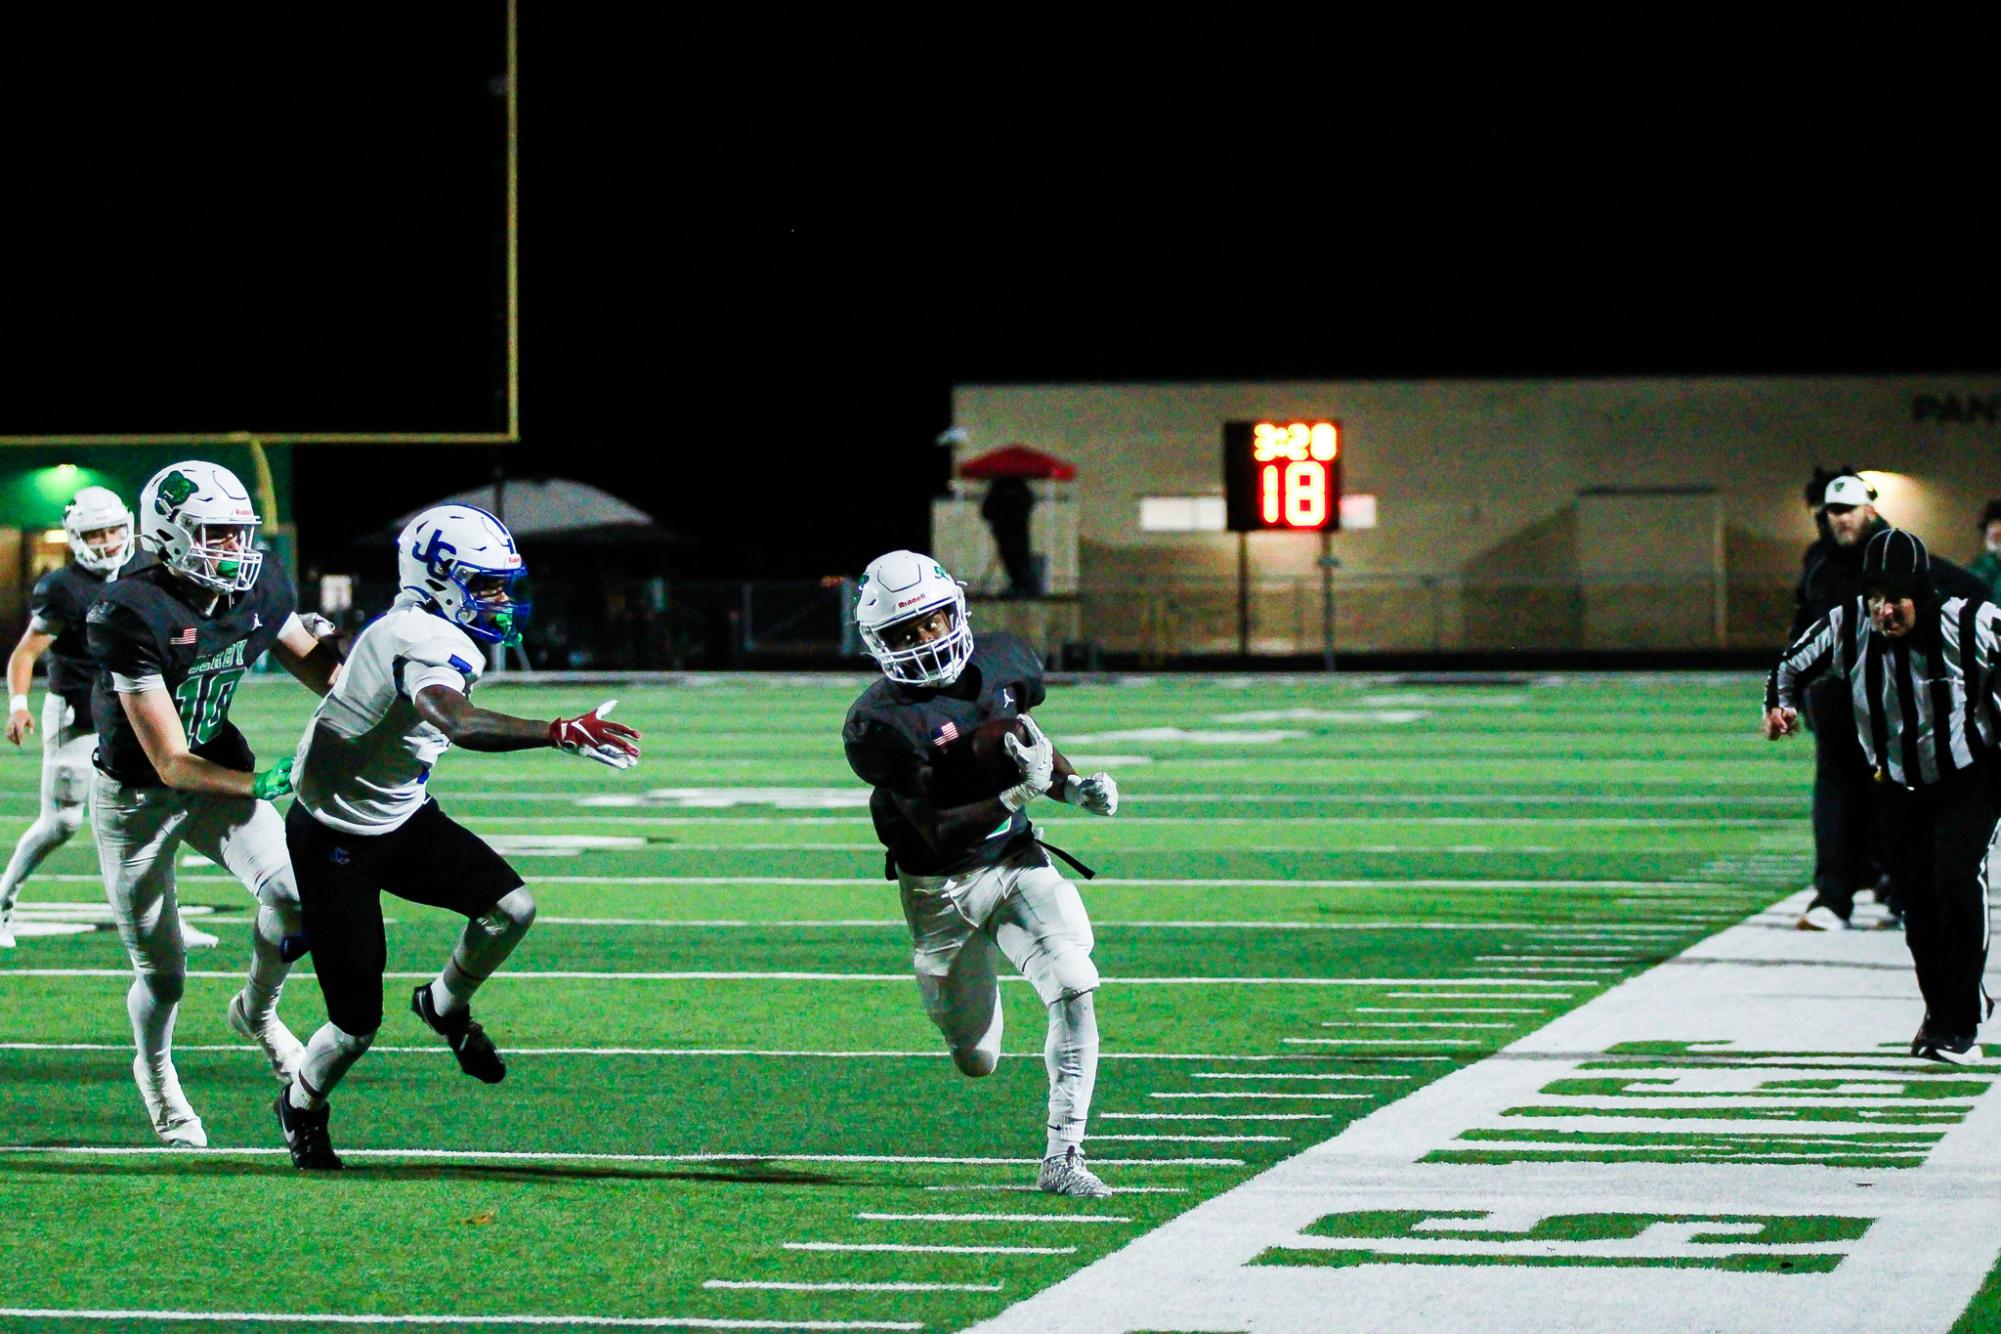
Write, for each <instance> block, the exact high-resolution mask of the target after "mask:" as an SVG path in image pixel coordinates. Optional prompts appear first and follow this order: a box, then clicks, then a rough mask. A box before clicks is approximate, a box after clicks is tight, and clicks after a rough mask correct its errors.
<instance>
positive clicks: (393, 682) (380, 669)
mask: <svg viewBox="0 0 2001 1334" xmlns="http://www.w3.org/2000/svg"><path fill="white" fill-rule="evenodd" d="M483 661H484V658H483V656H482V655H481V653H480V651H479V649H478V647H477V646H476V645H475V644H474V643H473V641H472V638H471V636H469V635H467V634H466V632H465V631H463V630H461V629H459V628H458V627H457V626H455V625H453V624H451V623H450V622H448V621H446V620H445V619H444V618H442V617H440V616H435V615H433V614H432V613H430V612H428V611H425V610H423V609H422V608H421V607H420V606H418V605H417V601H416V599H415V598H414V596H413V595H411V594H404V595H403V597H402V598H399V599H398V600H397V603H396V605H395V606H394V607H393V608H391V609H390V611H389V613H388V614H387V615H385V616H383V617H382V618H381V619H380V620H378V621H375V622H374V623H372V624H371V625H369V626H368V628H367V629H365V630H363V631H362V632H361V637H360V638H359V639H357V640H355V642H354V650H353V652H351V653H350V654H349V655H348V659H347V663H346V665H344V666H343V667H342V668H341V671H340V680H338V681H337V682H335V684H334V688H333V691H332V692H331V693H330V694H328V695H327V697H326V698H325V699H323V700H321V701H320V707H319V709H318V711H317V712H315V713H314V714H313V721H312V722H311V723H309V724H308V725H307V727H306V735H305V736H304V737H303V738H302V739H301V740H300V742H299V752H298V757H297V759H296V761H295V763H294V765H293V777H292V781H293V784H294V785H295V786H296V787H297V789H298V799H299V801H300V802H302V803H303V804H304V805H305V808H306V810H307V811H308V812H309V813H311V815H312V817H313V818H314V819H315V820H318V821H319V822H320V823H321V824H323V825H327V826H328V827H330V828H333V829H338V830H341V831H342V832H344V833H349V834H386V833H388V832H389V831H391V830H392V829H395V828H397V827H399V826H400V825H401V824H402V823H403V822H404V821H405V820H407V819H409V818H410V817H411V816H412V815H415V814H416V813H417V809H418V807H420V806H422V805H423V804H424V784H425V783H427V782H428V781H429V780H430V777H431V766H432V765H434V764H436V763H437V762H438V757H439V756H440V755H443V754H444V753H445V751H446V750H448V749H450V747H451V742H449V741H447V740H446V739H445V734H444V733H443V732H440V731H439V730H438V729H437V728H435V727H433V726H431V725H430V724H429V723H427V722H425V721H424V720H423V718H422V717H421V716H420V715H419V714H418V712H417V706H416V704H415V703H414V702H413V701H414V700H415V699H416V698H417V692H418V691H420V690H422V689H424V688H425V687H426V686H445V687H448V688H449V689H452V690H456V691H459V692H461V693H463V694H469V693H471V691H472V685H473V682H475V681H477V680H478V679H479V674H480V670H481V664H482V663H483Z"/></svg>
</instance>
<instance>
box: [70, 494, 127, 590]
mask: <svg viewBox="0 0 2001 1334" xmlns="http://www.w3.org/2000/svg"><path fill="white" fill-rule="evenodd" d="M107 528H109V529H112V530H113V534H112V538H111V540H110V541H109V542H107V543H106V544H105V545H103V546H101V547H94V546H92V545H91V544H90V543H88V542H86V541H84V540H83V535H84V534H85V533H95V532H99V531H101V530H103V529H107ZM63 532H64V534H66V535H67V536H68V538H69V549H70V554H71V555H73V556H75V557H76V563H77V564H78V565H81V566H83V568H84V569H86V570H89V571H90V572H91V573H92V574H109V573H111V572H112V571H113V570H115V569H117V568H118V567H119V566H121V565H123V564H124V563H125V558H126V557H127V556H130V555H131V554H132V511H131V510H128V509H126V508H125V502H124V501H122V500H120V499H119V498H118V493H117V492H115V491H111V490H108V489H106V488H105V487H101V486H86V487H84V488H83V489H82V490H81V491H79V492H77V493H76V495H75V496H73V497H71V499H70V502H69V504H68V505H67V506H66V507H64V509H63Z"/></svg>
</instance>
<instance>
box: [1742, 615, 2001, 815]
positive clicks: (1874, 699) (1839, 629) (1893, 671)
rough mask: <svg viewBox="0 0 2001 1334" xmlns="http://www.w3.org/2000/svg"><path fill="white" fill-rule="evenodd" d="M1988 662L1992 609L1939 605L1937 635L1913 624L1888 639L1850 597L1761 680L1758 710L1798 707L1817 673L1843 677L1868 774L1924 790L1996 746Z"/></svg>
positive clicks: (1999, 716)
mask: <svg viewBox="0 0 2001 1334" xmlns="http://www.w3.org/2000/svg"><path fill="white" fill-rule="evenodd" d="M1921 615H1922V614H1921ZM1997 661H2001V608H1997V607H1996V606H1995V605H1994V604H1993V603H1991V602H1982V601H1980V600H1978V599H1975V598H1963V597H1955V598H1947V599H1946V600H1945V602H1944V603H1943V604H1941V606H1940V607H1939V611H1938V621H1937V631H1936V633H1926V632H1925V630H1924V628H1923V622H1922V620H1921V621H1920V628H1919V629H1918V630H1915V631H1913V632H1912V633H1911V634H1909V635H1907V636H1905V637H1904V638H1902V639H1891V638H1889V637H1888V636H1886V635H1884V634H1883V633H1882V632H1881V631H1879V630H1877V629H1876V628H1875V626H1874V625H1872V624H1871V623H1870V620H1869V615H1868V612H1867V610H1866V609H1865V608H1864V606H1863V601H1862V599H1861V598H1856V599H1855V600H1854V601H1853V602H1848V603H1844V604H1842V605H1840V606H1836V607H1831V608H1829V609H1828V613H1827V615H1826V616H1824V617H1822V618H1821V619H1820V620H1818V621H1815V622H1814V623H1813V624H1812V625H1810V626H1808V627H1807V630H1806V633H1804V634H1802V635H1801V636H1800V637H1799V638H1798V639H1796V640H1794V641H1793V644H1792V646H1791V647H1790V648H1788V649H1787V650H1786V652H1785V656H1784V657H1782V658H1780V659H1779V665H1778V666H1776V667H1774V668H1773V669H1772V674H1771V676H1770V677H1768V678H1767V679H1766V681H1765V707H1766V708H1767V709H1774V708H1786V709H1793V708H1798V707H1799V690H1800V687H1801V686H1802V685H1804V684H1805V683H1806V682H1807V681H1808V680H1810V679H1812V678H1813V677H1815V676H1818V675H1820V674H1821V673H1822V672H1832V673H1833V674H1835V675H1836V676H1841V677H1845V678H1847V680H1848V689H1849V696H1850V698H1851V699H1852V700H1853V702H1854V706H1855V731H1856V734H1857V736H1858V737H1859V738H1860V739H1861V741H1862V749H1863V750H1864V751H1865V752H1867V754H1868V756H1869V764H1870V766H1871V767H1872V768H1874V769H1875V770H1876V771H1877V772H1878V773H1879V774H1885V775H1887V776H1888V777H1889V778H1890V779H1891V781H1893V782H1897V783H1901V784H1903V785H1904V786H1905V787H1929V786H1931V785H1932V784H1933V783H1936V782H1938V781H1939V780H1940V779H1943V778H1949V777H1951V776H1952V775H1953V774H1955V773H1958V772H1960V771H1961V770H1964V769H1968V768H1971V767H1972V766H1973V765H1974V764H1976V763H1979V762H1981V761H1984V760H1986V759H1988V758H1989V757H1990V756H1991V755H1992V754H1993V752H1994V747H1995V742H1996V740H1997V739H2001V698H1997V696H1996V693H1995V692H1996V687H1997V686H2001V677H1997V673H1996V672H1995V670H1994V668H1995V664H1996V662H1997Z"/></svg>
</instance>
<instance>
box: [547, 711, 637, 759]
mask: <svg viewBox="0 0 2001 1334" xmlns="http://www.w3.org/2000/svg"><path fill="white" fill-rule="evenodd" d="M617 704H618V701H617V700H615V699H608V700H606V701H605V702H604V703H602V704H600V705H598V706H597V707H596V708H595V709H592V710H591V711H590V712H589V713H587V714H585V715H584V716H583V717H581V718H558V719H556V721H555V722H553V723H550V724H549V744H550V745H552V746H554V747H555V748H556V749H558V750H562V751H567V752H569V753H570V754H572V755H583V756H587V757H589V758H590V759H593V760H596V761H597V762H598V763H599V764H609V765H610V766H611V767H612V768H614V769H630V768H631V767H632V766H633V765H635V764H637V763H639V733H637V732H635V731H633V730H632V729H631V728H630V727H627V726H626V725H625V724H624V723H613V722H607V721H605V720H606V718H607V717H608V716H609V715H610V713H611V711H612V709H613V708H614V707H616V706H617Z"/></svg>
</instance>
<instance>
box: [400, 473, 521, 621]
mask: <svg viewBox="0 0 2001 1334" xmlns="http://www.w3.org/2000/svg"><path fill="white" fill-rule="evenodd" d="M396 567H397V574H398V576H399V579H400V582H401V583H402V585H403V590H404V591H405V592H407V593H414V594H416V595H417V597H418V598H420V599H421V600H422V602H423V604H424V605H425V607H426V608H427V609H428V610H430V611H431V612H432V613H433V614H434V615H437V616H440V617H443V618H444V619H445V620H447V621H450V622H451V623H452V624H453V625H455V626H457V627H458V628H459V629H461V630H463V631H465V632H466V633H467V634H468V635H471V636H472V637H473V638H474V639H478V640H483V641H485V642H486V643H489V644H501V645H513V644H519V643H520V642H521V631H522V628H523V627H524V626H525V625H526V623H527V620H528V611H529V599H528V591H527V582H526V581H527V577H528V567H527V565H526V564H525V563H524V562H523V561H522V559H521V553H520V552H519V551H517V550H516V549H515V546H514V535H513V534H512V533H510V532H508V531H507V525H506V524H503V523H502V522H501V521H500V520H499V519H497V518H495V517H494V516H493V515H491V514H488V513H487V512H486V511H485V510H483V509H480V508H479V507H478V506H476V505H434V506H432V507H431V508H430V509H427V510H425V511H423V512H422V513H420V514H419V515H417V517H416V518H414V519H412V520H410V522H409V523H408V524H407V525H405V526H404V529H403V535H402V536H401V537H399V538H398V539H397V541H396Z"/></svg>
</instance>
